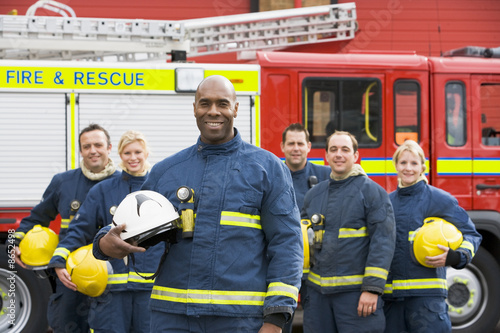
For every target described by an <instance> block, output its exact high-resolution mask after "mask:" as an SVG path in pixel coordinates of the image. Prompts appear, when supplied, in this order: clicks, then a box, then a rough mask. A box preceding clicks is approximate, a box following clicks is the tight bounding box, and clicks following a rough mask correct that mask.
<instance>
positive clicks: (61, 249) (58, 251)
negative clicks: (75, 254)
mask: <svg viewBox="0 0 500 333" xmlns="http://www.w3.org/2000/svg"><path fill="white" fill-rule="evenodd" d="M69 253H70V252H69V250H68V249H65V248H64V247H58V248H56V250H55V251H54V254H52V256H53V257H55V256H60V257H62V258H63V259H64V260H66V259H68V256H69Z"/></svg>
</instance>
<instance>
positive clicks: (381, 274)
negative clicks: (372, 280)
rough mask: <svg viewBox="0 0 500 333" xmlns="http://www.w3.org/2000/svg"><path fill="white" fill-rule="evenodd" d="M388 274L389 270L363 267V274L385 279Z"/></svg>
mask: <svg viewBox="0 0 500 333" xmlns="http://www.w3.org/2000/svg"><path fill="white" fill-rule="evenodd" d="M388 274H389V271H387V270H386V269H383V268H380V267H365V276H373V277H377V278H380V279H383V280H386V279H387V275H388Z"/></svg>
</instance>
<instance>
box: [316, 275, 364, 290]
mask: <svg viewBox="0 0 500 333" xmlns="http://www.w3.org/2000/svg"><path fill="white" fill-rule="evenodd" d="M363 277H364V275H347V276H331V277H322V276H319V275H318V274H315V273H313V272H310V273H309V276H308V280H309V281H311V282H312V283H314V284H317V285H318V286H321V287H338V286H350V285H357V284H362V283H363Z"/></svg>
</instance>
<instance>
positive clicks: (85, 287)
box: [66, 244, 108, 297]
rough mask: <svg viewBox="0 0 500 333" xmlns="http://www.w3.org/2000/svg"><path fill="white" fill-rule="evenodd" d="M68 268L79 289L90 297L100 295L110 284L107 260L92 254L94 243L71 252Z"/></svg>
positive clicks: (67, 261)
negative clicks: (99, 258)
mask: <svg viewBox="0 0 500 333" xmlns="http://www.w3.org/2000/svg"><path fill="white" fill-rule="evenodd" d="M66 269H67V270H68V273H69V275H71V281H72V282H73V283H74V284H76V287H77V290H78V291H79V292H81V293H82V294H85V295H87V296H90V297H97V296H100V295H101V294H102V293H103V292H104V290H105V289H106V286H107V285H108V268H107V265H106V262H105V261H102V260H97V259H96V258H95V257H94V255H93V254H92V244H89V245H85V246H82V247H81V248H79V249H77V250H75V251H73V252H71V253H70V254H69V256H68V259H67V260H66Z"/></svg>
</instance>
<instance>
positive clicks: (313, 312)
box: [302, 132, 396, 333]
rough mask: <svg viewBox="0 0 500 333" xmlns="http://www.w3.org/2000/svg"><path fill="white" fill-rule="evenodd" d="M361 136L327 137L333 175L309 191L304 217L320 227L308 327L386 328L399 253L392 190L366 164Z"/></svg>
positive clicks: (306, 302)
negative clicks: (388, 287)
mask: <svg viewBox="0 0 500 333" xmlns="http://www.w3.org/2000/svg"><path fill="white" fill-rule="evenodd" d="M357 148H358V145H357V141H356V139H355V138H354V136H352V135H351V134H350V133H348V132H335V133H334V134H332V135H331V136H330V137H329V138H328V139H327V142H326V160H327V161H328V164H329V165H330V167H331V170H332V173H331V179H330V180H328V181H324V182H321V183H319V184H318V185H316V186H314V187H313V188H312V189H311V190H310V191H309V192H307V194H306V197H305V199H304V207H303V209H302V218H303V219H308V220H311V222H312V223H313V230H314V232H315V240H314V245H313V248H314V253H313V257H312V266H311V270H310V273H309V275H308V280H307V296H306V298H305V299H304V300H303V307H304V332H306V333H316V332H383V331H384V328H385V320H384V313H383V310H382V300H381V296H382V294H383V291H384V286H385V282H386V278H387V275H388V270H389V266H390V263H391V260H392V256H393V254H394V247H395V236H396V235H395V226H394V215H393V211H392V206H391V203H390V201H389V196H388V194H387V192H386V191H385V190H384V189H383V188H382V187H381V186H379V185H378V184H376V183H375V182H374V181H372V180H370V179H369V178H368V177H367V176H366V174H365V172H364V171H363V169H362V168H361V166H360V165H359V164H355V162H356V161H357V159H358V157H359V152H358V150H357Z"/></svg>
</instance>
